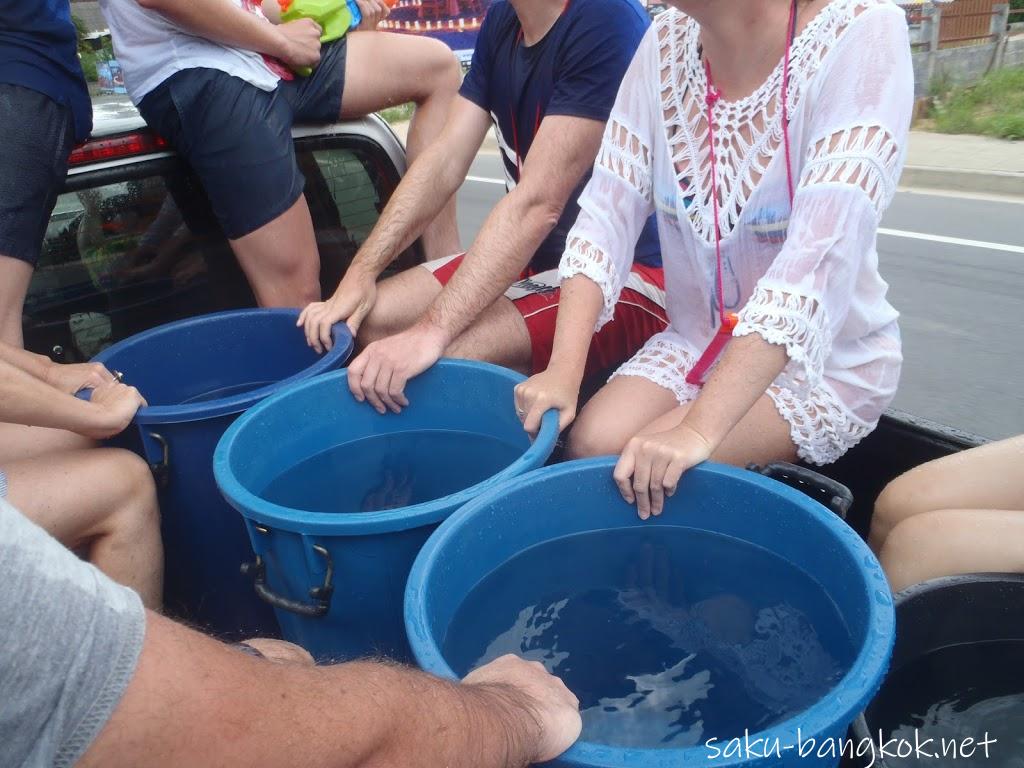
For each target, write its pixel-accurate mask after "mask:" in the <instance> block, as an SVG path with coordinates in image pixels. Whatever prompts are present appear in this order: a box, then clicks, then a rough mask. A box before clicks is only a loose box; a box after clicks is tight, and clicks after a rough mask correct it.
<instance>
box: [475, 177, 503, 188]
mask: <svg viewBox="0 0 1024 768" xmlns="http://www.w3.org/2000/svg"><path fill="white" fill-rule="evenodd" d="M466 181H479V182H480V183H481V184H501V186H503V187H504V186H505V180H504V179H489V178H487V177H486V176H467V177H466Z"/></svg>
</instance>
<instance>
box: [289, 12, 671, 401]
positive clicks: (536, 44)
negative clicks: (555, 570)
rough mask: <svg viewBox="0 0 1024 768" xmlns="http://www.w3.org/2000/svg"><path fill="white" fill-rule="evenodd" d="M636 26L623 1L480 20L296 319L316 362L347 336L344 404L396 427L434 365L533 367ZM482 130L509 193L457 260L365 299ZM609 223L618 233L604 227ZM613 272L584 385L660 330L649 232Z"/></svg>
mask: <svg viewBox="0 0 1024 768" xmlns="http://www.w3.org/2000/svg"><path fill="white" fill-rule="evenodd" d="M648 24H649V19H648V18H647V15H646V14H645V13H644V10H643V8H642V7H641V6H640V5H639V4H638V3H637V2H635V0H572V2H568V3H566V2H565V1H564V0H536V1H535V2H527V1H526V0H508V1H507V2H504V1H502V0H498V2H495V3H493V4H492V5H491V6H490V8H489V9H488V12H487V16H486V18H485V20H484V23H483V25H482V26H481V29H480V35H479V39H478V40H477V45H476V49H475V51H474V53H473V62H472V66H471V68H470V71H469V74H468V75H467V76H466V80H465V82H464V83H463V84H462V90H461V92H460V95H459V97H458V98H457V99H456V100H455V104H454V105H453V107H452V112H451V115H450V117H449V120H448V123H447V124H446V125H445V128H444V131H443V133H442V134H441V136H440V137H439V138H438V139H437V141H435V142H434V143H433V144H432V145H431V146H430V147H429V148H428V149H427V150H425V151H424V152H423V154H422V155H421V156H420V158H419V159H418V160H417V161H416V162H414V163H413V164H412V167H411V168H410V169H409V171H408V173H407V174H406V176H405V178H404V179H403V180H402V182H401V184H400V185H399V186H398V189H397V190H396V191H395V193H394V195H393V196H392V198H391V201H390V202H389V203H388V205H387V207H386V208H385V210H384V213H383V214H382V215H381V218H380V220H379V221H378V222H377V225H376V226H375V227H374V229H373V232H372V233H371V234H370V236H369V237H368V238H367V240H366V242H365V243H364V245H363V247H362V248H361V249H360V250H359V252H358V253H357V254H356V256H355V259H354V260H353V263H352V265H351V266H350V267H349V269H348V272H347V273H346V274H345V276H344V278H343V279H342V281H341V283H340V285H339V286H338V289H337V291H336V292H335V293H334V296H333V297H331V299H330V300H329V301H326V302H320V303H314V304H312V305H310V306H309V307H307V308H306V309H305V310H304V312H303V313H302V316H301V318H300V323H301V324H302V325H304V327H305V331H306V336H307V339H308V340H309V343H310V344H311V345H312V346H314V347H315V348H317V349H322V348H324V347H329V346H330V343H331V342H330V329H331V326H332V325H333V324H334V323H336V322H339V321H343V320H344V321H347V322H348V325H349V327H350V329H351V330H352V331H353V333H355V334H357V342H358V343H359V344H360V345H361V346H363V347H364V349H363V351H362V353H361V354H360V355H359V357H358V358H356V360H355V361H354V362H353V363H352V365H351V366H350V367H349V375H348V382H349V386H350V387H351V389H352V392H353V394H354V395H355V397H356V398H357V399H359V400H363V399H364V398H365V399H367V400H369V402H370V403H371V404H372V405H373V406H374V407H375V408H376V409H377V410H378V411H380V412H382V413H383V412H384V411H385V409H391V410H392V411H395V412H397V411H399V410H400V409H401V408H402V407H403V406H404V404H405V402H406V400H405V396H404V394H403V392H404V388H405V383H406V382H407V381H408V380H409V379H410V378H412V377H414V376H416V375H418V374H420V373H422V372H423V371H424V370H426V369H427V368H429V367H430V366H431V365H433V364H434V363H435V362H436V361H437V360H438V359H439V358H440V357H441V356H442V355H448V356H451V357H461V358H470V359H478V360H487V361H489V362H493V363H498V364H501V365H504V366H507V367H509V368H514V369H516V370H519V371H522V372H524V373H530V372H532V371H539V370H543V369H544V368H545V367H546V366H547V364H548V359H549V357H550V353H551V345H552V335H553V332H554V318H555V313H556V311H557V309H558V304H559V301H560V299H561V295H560V292H559V288H558V274H557V269H556V267H557V264H558V259H559V257H560V256H561V254H562V251H563V250H564V249H565V242H566V235H567V233H568V231H569V228H570V227H571V226H572V223H573V221H574V220H575V219H576V216H577V215H578V214H579V211H580V206H579V203H578V198H579V195H580V193H581V192H582V190H583V187H584V186H585V185H586V182H587V180H588V179H589V178H590V175H591V170H592V168H593V165H594V158H595V157H596V156H597V151H598V147H599V146H600V143H601V135H602V133H603V132H604V123H605V121H606V120H607V118H608V113H609V111H610V110H611V107H612V103H613V102H614V100H615V93H616V91H617V89H618V85H619V81H620V80H621V79H622V75H623V73H625V71H626V68H627V67H628V66H629V61H630V59H631V58H632V56H633V52H634V51H635V50H636V47H637V44H638V43H639V42H640V39H641V37H642V36H643V33H644V30H645V29H646V27H647V26H648ZM492 123H493V126H494V130H495V132H496V134H497V137H498V145H499V148H500V150H501V158H502V160H503V163H504V167H505V174H506V185H507V188H508V190H509V193H508V194H507V195H506V196H505V197H504V198H503V199H502V200H501V202H499V203H498V204H497V206H495V208H494V210H493V211H491V213H490V215H489V216H488V217H487V220H486V221H485V222H484V224H483V227H482V228H481V230H480V233H479V234H478V236H477V238H476V240H475V242H474V243H473V244H472V246H471V247H470V249H469V251H468V252H466V253H465V254H462V255H456V256H452V257H448V258H443V259H438V260H435V261H432V262H430V263H428V264H424V265H422V266H419V267H414V268H413V269H410V270H407V271H406V272H404V273H402V274H399V275H396V276H395V277H393V278H390V279H388V280H386V281H384V282H382V283H381V284H380V285H379V286H377V285H376V280H377V278H378V276H379V275H380V274H381V273H382V272H383V271H384V269H385V268H386V267H387V266H388V264H390V263H391V261H392V260H393V259H394V258H395V257H396V256H397V255H398V254H399V253H400V252H401V251H402V250H403V249H404V248H406V247H407V246H408V244H409V243H411V242H412V241H413V240H415V238H416V237H417V236H418V235H419V234H420V232H422V231H423V230H424V228H425V227H426V226H428V225H429V223H430V222H431V221H433V220H434V217H435V216H437V214H438V212H439V211H440V210H441V207H442V205H443V203H444V201H445V200H446V199H447V198H448V197H449V196H450V195H451V194H453V193H454V192H455V191H456V190H457V189H458V188H459V186H460V185H461V184H462V183H463V181H464V180H465V178H466V173H467V172H468V170H469V167H470V164H471V163H472V162H473V159H474V158H475V157H476V154H477V151H478V150H479V148H480V145H481V143H482V142H483V139H484V136H485V134H486V132H487V130H488V128H489V127H490V126H491V124H492ZM607 215H608V216H609V217H610V219H611V220H613V221H614V220H617V215H616V213H615V212H614V211H608V212H607ZM634 245H635V246H636V248H634V247H633V246H634ZM624 247H625V246H624ZM623 258H625V259H626V260H628V261H629V262H630V263H631V264H632V269H631V270H630V271H629V274H628V276H627V277H625V278H624V283H625V290H624V291H623V293H622V296H621V298H620V300H619V302H618V305H617V306H616V307H615V319H614V320H613V321H612V322H611V323H609V324H608V325H607V326H606V327H605V328H604V329H603V330H602V332H601V333H600V334H598V335H597V336H596V338H595V339H594V343H593V345H591V347H590V349H589V355H588V354H587V353H586V352H584V356H585V357H586V358H587V371H588V373H596V372H599V371H603V370H606V369H608V368H611V367H613V366H615V365H617V364H618V363H619V362H620V361H622V360H624V359H626V358H627V357H629V355H631V354H632V353H633V352H634V351H635V350H636V349H638V348H639V347H640V346H641V345H642V344H643V343H644V341H646V340H647V339H648V338H649V337H650V336H651V335H653V334H654V333H656V332H658V331H660V330H662V329H664V327H665V323H666V319H665V313H664V310H663V309H662V303H663V296H664V283H663V279H662V272H661V256H660V253H659V248H658V239H657V232H656V230H655V227H654V223H653V219H652V220H651V221H650V222H649V225H648V227H647V228H646V229H645V231H644V235H643V237H642V238H641V239H640V242H639V243H631V244H629V245H628V247H626V252H624V253H623ZM517 280H518V281H519V282H516V281H517Z"/></svg>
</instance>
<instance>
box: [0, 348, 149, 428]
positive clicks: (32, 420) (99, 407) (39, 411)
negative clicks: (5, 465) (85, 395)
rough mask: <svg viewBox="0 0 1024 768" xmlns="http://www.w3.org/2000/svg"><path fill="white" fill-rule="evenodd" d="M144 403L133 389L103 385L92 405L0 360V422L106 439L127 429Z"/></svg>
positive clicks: (112, 384) (94, 397) (115, 384)
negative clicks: (63, 430)
mask: <svg viewBox="0 0 1024 768" xmlns="http://www.w3.org/2000/svg"><path fill="white" fill-rule="evenodd" d="M143 403H144V401H143V400H142V397H141V396H140V395H139V393H138V392H137V391H136V390H135V389H134V388H132V387H127V386H125V385H123V384H118V383H116V382H113V383H106V384H103V385H100V386H99V388H98V389H96V390H95V392H94V395H93V401H92V402H90V401H85V400H79V399H78V398H77V397H74V396H73V395H70V394H66V393H64V392H61V391H60V390H59V389H56V388H55V387H52V386H50V385H49V384H47V383H46V382H44V381H41V380H40V379H38V378H36V377H35V376H33V375H32V374H30V373H26V372H25V371H23V370H21V369H20V368H18V367H16V366H13V365H11V364H10V363H7V362H4V361H3V360H0V422H8V423H11V424H25V425H27V426H30V427H52V428H55V429H67V430H70V431H71V432H77V433H78V434H80V435H85V436H86V437H93V438H98V439H103V438H106V437H110V436H112V435H116V434H117V433H118V432H120V431H121V430H123V429H124V428H125V427H126V426H128V423H129V422H130V421H131V419H132V417H133V416H134V415H135V412H136V411H137V410H138V409H139V406H140V405H142V404H143Z"/></svg>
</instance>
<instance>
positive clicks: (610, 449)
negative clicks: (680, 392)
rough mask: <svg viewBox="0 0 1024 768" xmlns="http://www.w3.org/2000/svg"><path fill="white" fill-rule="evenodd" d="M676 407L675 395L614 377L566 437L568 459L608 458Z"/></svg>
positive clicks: (633, 379)
mask: <svg viewBox="0 0 1024 768" xmlns="http://www.w3.org/2000/svg"><path fill="white" fill-rule="evenodd" d="M678 407H679V402H678V401H677V400H676V398H675V395H673V394H672V393H671V392H669V391H668V390H667V389H665V388H664V387H661V386H658V385H657V384H655V383H654V382H653V381H650V380H648V379H645V378H642V377H640V376H616V377H615V378H614V379H612V380H611V381H609V382H608V383H607V384H605V385H604V386H603V387H601V389H599V390H598V391H597V394H595V395H594V396H593V397H592V398H591V399H590V402H588V403H587V404H586V406H584V408H583V410H582V411H581V412H580V415H579V417H578V418H577V419H576V422H575V423H574V424H573V425H572V431H571V432H570V433H569V443H568V447H567V451H566V454H567V456H568V457H569V458H570V459H582V458H586V457H588V456H612V455H617V454H620V453H622V449H623V448H625V447H626V443H628V442H629V440H630V438H632V437H633V436H634V435H636V434H637V433H638V432H640V430H642V429H643V428H644V427H646V426H647V425H648V424H650V423H651V422H652V421H654V420H655V419H657V418H658V417H659V416H663V415H665V414H666V413H670V412H672V411H673V410H674V409H676V408H678Z"/></svg>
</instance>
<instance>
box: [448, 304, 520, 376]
mask: <svg viewBox="0 0 1024 768" xmlns="http://www.w3.org/2000/svg"><path fill="white" fill-rule="evenodd" d="M531 353H532V346H531V344H530V334H529V332H528V331H527V330H526V322H525V321H524V320H523V316H522V315H521V314H519V310H517V309H516V307H515V305H514V304H513V303H512V302H511V301H510V300H509V299H507V298H505V297H504V296H501V297H499V298H498V300H497V301H496V302H494V303H493V304H492V305H491V306H490V307H488V308H487V310H486V311H485V312H484V313H483V314H482V315H480V317H478V318H477V320H476V322H475V323H473V325H471V326H470V327H469V328H467V329H466V330H465V331H464V332H463V333H462V335H460V336H459V337H458V338H457V339H455V341H453V342H452V343H451V345H450V346H449V347H448V349H447V350H445V354H446V355H447V356H448V357H458V358H461V359H464V360H484V361H486V362H488V363H494V364H496V365H503V366H505V367H506V368H511V369H512V370H515V371H519V372H520V373H522V374H525V375H527V376H529V375H530V374H531V373H532V372H533V371H532V370H531V369H532V354H531Z"/></svg>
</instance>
